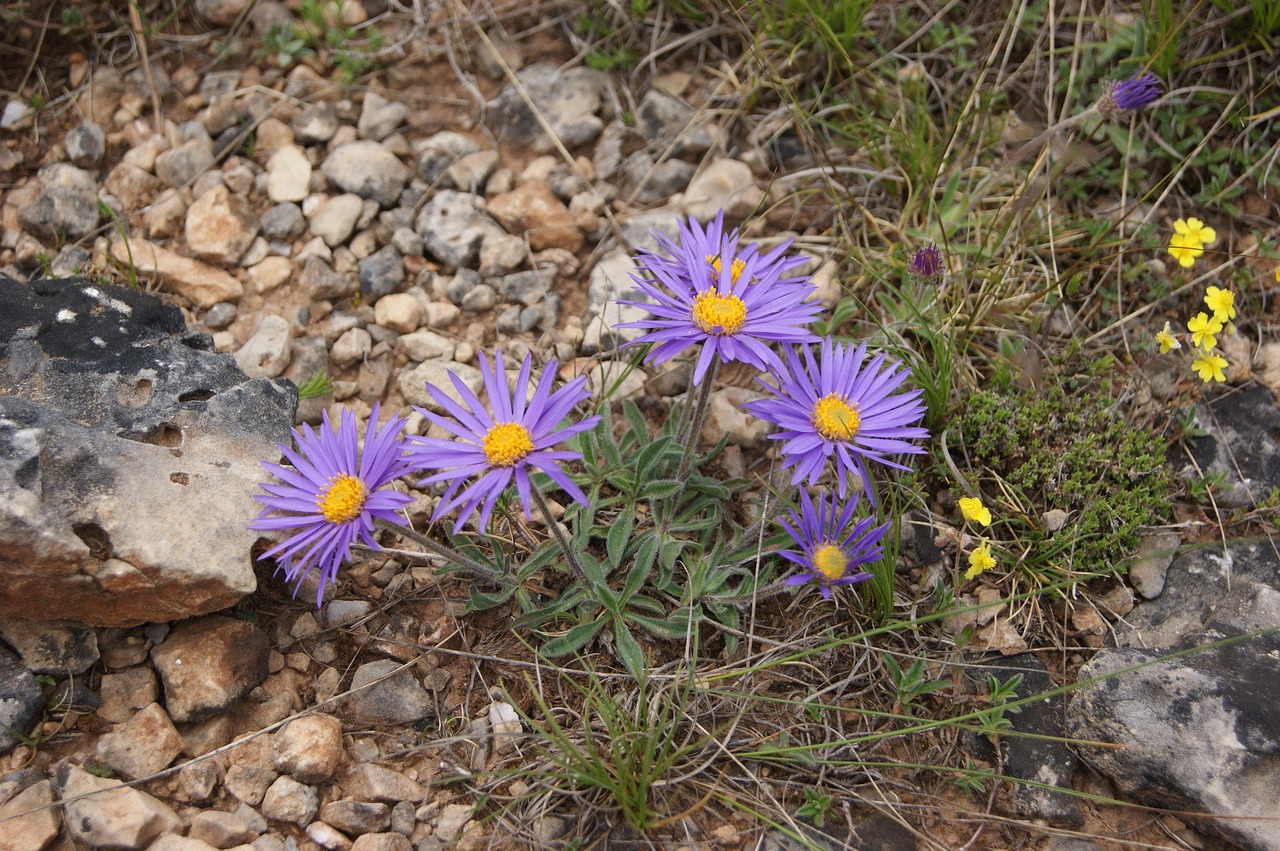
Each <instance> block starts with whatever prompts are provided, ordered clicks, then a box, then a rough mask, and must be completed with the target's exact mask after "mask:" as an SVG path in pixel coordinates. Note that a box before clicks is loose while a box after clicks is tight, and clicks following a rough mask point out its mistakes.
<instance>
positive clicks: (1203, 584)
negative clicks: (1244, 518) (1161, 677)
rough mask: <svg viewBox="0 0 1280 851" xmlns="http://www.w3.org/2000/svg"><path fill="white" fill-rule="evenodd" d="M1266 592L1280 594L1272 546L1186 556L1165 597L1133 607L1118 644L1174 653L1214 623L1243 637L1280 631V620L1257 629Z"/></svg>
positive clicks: (1170, 576) (1175, 567)
mask: <svg viewBox="0 0 1280 851" xmlns="http://www.w3.org/2000/svg"><path fill="white" fill-rule="evenodd" d="M1263 588H1270V589H1272V590H1273V591H1274V590H1276V589H1277V588H1280V579H1277V577H1276V566H1275V554H1274V552H1273V551H1272V549H1271V547H1270V545H1269V544H1268V545H1262V544H1258V543H1256V542H1246V541H1241V542H1233V543H1232V544H1230V545H1229V546H1228V547H1227V549H1226V551H1225V552H1224V551H1223V550H1221V549H1215V548H1205V549H1195V550H1192V551H1190V552H1186V553H1183V554H1182V555H1180V556H1178V557H1177V558H1175V559H1174V560H1173V564H1171V565H1170V566H1169V569H1168V573H1167V575H1166V576H1165V583H1164V591H1163V593H1162V594H1161V595H1160V596H1159V597H1157V598H1156V599H1154V600H1150V601H1148V602H1144V603H1143V604H1142V605H1140V606H1137V607H1135V608H1134V610H1133V611H1132V612H1130V613H1129V614H1128V615H1126V616H1125V619H1124V623H1123V624H1117V625H1116V626H1117V628H1116V634H1115V641H1116V644H1118V645H1119V646H1121V647H1144V648H1165V647H1174V646H1177V645H1179V644H1181V643H1183V641H1184V640H1185V639H1186V638H1187V636H1189V635H1193V634H1195V633H1198V632H1200V631H1201V630H1203V629H1204V628H1205V626H1206V625H1207V624H1208V623H1209V622H1210V621H1212V620H1220V621H1223V622H1225V623H1230V624H1233V625H1234V627H1235V628H1236V629H1237V630H1240V631H1247V630H1252V629H1262V628H1266V627H1268V626H1274V627H1280V616H1277V618H1276V619H1275V621H1274V622H1273V623H1267V622H1265V620H1264V622H1263V623H1257V622H1256V621H1254V620H1253V615H1251V614H1250V612H1253V611H1256V610H1255V609H1253V608H1252V606H1253V603H1254V601H1255V600H1256V599H1257V598H1258V596H1259V594H1261V593H1262V590H1261V589H1263ZM1278 593H1280V592H1278ZM1263 596H1265V594H1264V595H1263Z"/></svg>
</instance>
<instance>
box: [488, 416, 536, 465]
mask: <svg viewBox="0 0 1280 851" xmlns="http://www.w3.org/2000/svg"><path fill="white" fill-rule="evenodd" d="M532 451H533V439H532V438H531V437H529V430H528V429H526V428H525V427H524V426H522V425H520V423H498V424H497V425H495V426H494V427H493V428H491V429H489V431H488V432H487V433H486V434H485V436H484V457H485V458H486V459H487V460H488V461H489V463H490V464H492V465H493V466H495V467H510V466H511V465H512V464H515V463H516V462H518V461H520V460H522V459H523V458H524V457H525V456H526V455H528V454H529V453H530V452H532Z"/></svg>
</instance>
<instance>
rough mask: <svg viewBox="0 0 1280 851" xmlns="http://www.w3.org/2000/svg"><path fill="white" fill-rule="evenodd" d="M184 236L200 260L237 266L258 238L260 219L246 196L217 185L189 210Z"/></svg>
mask: <svg viewBox="0 0 1280 851" xmlns="http://www.w3.org/2000/svg"><path fill="white" fill-rule="evenodd" d="M185 234H186V237H187V247H188V248H190V249H191V250H192V251H193V252H195V253H196V255H197V256H199V257H200V258H202V259H205V260H212V261H216V262H221V263H227V264H230V263H235V262H236V261H237V260H239V259H240V255H241V254H244V252H245V250H246V249H247V248H248V247H249V245H250V244H251V243H252V242H253V238H254V237H255V236H257V235H258V217H257V216H255V215H254V214H253V211H252V210H251V209H250V208H249V202H248V201H246V200H245V199H244V198H243V197H241V196H239V195H232V194H231V190H230V189H228V188H227V187H225V186H215V187H214V188H213V189H210V190H209V191H208V192H206V193H204V194H203V195H201V196H200V197H199V198H197V199H196V201H195V202H194V203H193V204H192V205H191V206H190V207H189V208H188V209H187V224H186V229H185Z"/></svg>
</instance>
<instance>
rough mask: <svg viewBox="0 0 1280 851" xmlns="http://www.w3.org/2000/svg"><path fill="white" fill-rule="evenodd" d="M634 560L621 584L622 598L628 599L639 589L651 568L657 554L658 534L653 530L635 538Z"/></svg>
mask: <svg viewBox="0 0 1280 851" xmlns="http://www.w3.org/2000/svg"><path fill="white" fill-rule="evenodd" d="M636 540H637V541H638V544H637V546H636V555H635V561H634V562H633V563H632V565H631V569H630V570H629V571H627V581H626V583H625V584H624V585H623V586H622V599H623V600H628V599H630V598H631V597H632V596H634V595H635V593H636V592H637V591H639V590H640V588H641V586H643V585H644V581H645V580H646V579H648V578H649V571H650V570H652V569H653V560H654V559H655V558H657V556H658V536H657V535H656V534H654V533H653V532H645V533H643V534H641V535H640V536H638V537H637V538H636Z"/></svg>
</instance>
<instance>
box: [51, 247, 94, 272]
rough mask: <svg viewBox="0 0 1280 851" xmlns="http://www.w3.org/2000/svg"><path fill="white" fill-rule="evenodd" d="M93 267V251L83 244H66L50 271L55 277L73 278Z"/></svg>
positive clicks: (55, 258) (54, 259) (54, 260)
mask: <svg viewBox="0 0 1280 851" xmlns="http://www.w3.org/2000/svg"><path fill="white" fill-rule="evenodd" d="M92 268H93V252H92V251H90V250H89V249H87V248H85V247H84V246H83V245H64V246H63V247H62V249H61V250H60V251H59V252H58V256H57V257H54V258H53V263H52V264H50V267H49V271H50V272H51V273H52V274H53V277H55V278H72V277H75V276H76V275H80V274H82V273H84V272H86V271H89V270H91V269H92Z"/></svg>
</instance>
